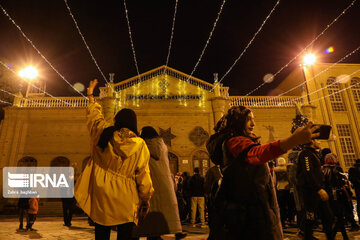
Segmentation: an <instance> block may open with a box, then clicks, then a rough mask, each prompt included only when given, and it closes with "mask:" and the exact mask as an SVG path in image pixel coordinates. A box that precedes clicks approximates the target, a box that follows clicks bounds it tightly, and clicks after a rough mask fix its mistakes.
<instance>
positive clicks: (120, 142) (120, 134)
mask: <svg viewBox="0 0 360 240" xmlns="http://www.w3.org/2000/svg"><path fill="white" fill-rule="evenodd" d="M109 143H110V144H109V145H112V146H111V147H112V148H113V152H114V153H115V154H116V155H118V156H120V157H121V158H122V159H124V158H128V157H130V156H132V155H134V154H135V153H136V152H137V151H138V150H139V149H140V148H142V147H143V140H142V139H141V138H139V137H137V136H136V134H135V133H133V132H132V131H130V130H129V129H127V128H122V129H120V130H119V131H115V132H114V135H113V138H112V140H111V141H110V142H109ZM108 147H109V146H108Z"/></svg>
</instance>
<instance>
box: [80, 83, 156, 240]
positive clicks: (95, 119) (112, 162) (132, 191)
mask: <svg viewBox="0 0 360 240" xmlns="http://www.w3.org/2000/svg"><path fill="white" fill-rule="evenodd" d="M96 85H97V80H93V81H91V82H90V85H89V88H88V97H89V105H88V108H87V127H88V129H89V132H90V145H91V146H90V151H91V158H90V160H89V162H88V163H87V165H86V167H85V169H84V171H83V173H82V174H81V176H80V177H79V179H78V180H77V182H76V185H75V191H74V192H75V197H76V200H77V202H78V204H79V206H80V207H81V208H82V209H83V210H84V212H85V213H86V214H88V215H89V217H90V218H91V219H92V220H93V221H94V222H95V239H101V240H103V239H110V231H111V226H117V230H118V234H117V239H131V231H132V228H133V227H134V225H135V224H137V222H138V218H139V213H140V216H141V215H142V216H143V215H146V214H147V212H148V209H149V200H150V198H151V195H152V193H153V191H154V189H153V186H152V182H151V178H150V170H149V159H150V154H149V150H148V148H147V146H146V144H145V142H144V140H143V139H141V138H139V137H137V134H138V133H137V120H136V114H135V112H134V111H133V110H131V109H125V108H124V109H122V110H121V111H119V112H118V113H117V114H116V116H115V119H114V126H110V125H109V124H108V123H107V122H106V121H105V119H104V116H103V114H102V108H101V105H100V104H98V103H96V102H95V101H94V96H93V91H94V88H95V87H96ZM139 208H140V209H141V211H140V212H139Z"/></svg>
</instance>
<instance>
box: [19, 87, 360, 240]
mask: <svg viewBox="0 0 360 240" xmlns="http://www.w3.org/2000/svg"><path fill="white" fill-rule="evenodd" d="M96 85H97V80H94V81H91V82H90V85H89V88H88V97H89V105H88V108H87V127H88V129H89V132H90V145H91V148H90V149H91V158H90V160H89V161H88V163H87V165H86V166H85V169H84V171H83V172H82V174H81V176H80V177H79V178H78V179H77V182H76V185H75V189H74V194H75V198H76V202H77V205H78V206H79V207H80V208H81V209H82V210H83V211H84V212H85V213H86V214H87V215H88V216H89V221H90V222H91V223H93V225H95V239H101V240H103V239H110V231H111V229H112V228H116V230H117V239H139V237H147V238H148V239H150V240H158V239H161V235H163V234H169V233H172V234H175V239H182V238H185V237H186V233H183V231H182V225H181V223H188V224H191V225H192V226H193V227H201V228H207V227H209V236H208V240H213V239H217V240H222V239H226V240H235V239H258V240H280V239H284V237H283V228H286V227H288V226H295V225H296V226H297V227H298V228H299V232H298V234H299V236H301V237H303V239H306V240H310V239H315V238H314V236H313V230H314V229H315V227H317V226H318V224H319V220H321V223H322V226H323V228H322V229H323V231H324V233H325V234H326V237H327V239H330V240H331V239H335V235H336V233H337V232H341V234H342V236H343V238H344V239H348V236H347V232H346V226H347V224H350V227H351V229H350V230H353V231H356V230H359V225H358V224H357V223H356V221H355V219H354V215H353V204H352V197H353V196H352V191H351V184H352V185H353V187H354V189H355V193H356V198H357V200H358V203H359V201H360V159H359V160H357V161H356V164H355V165H354V166H353V167H352V168H350V169H349V177H347V175H346V174H345V173H344V171H343V169H342V168H341V167H340V165H339V162H338V161H337V157H336V155H335V154H333V153H331V151H330V149H323V150H321V151H320V145H319V142H318V140H316V138H317V137H318V136H319V134H320V133H318V132H317V129H318V128H319V127H318V126H315V125H313V123H312V122H311V121H304V122H302V125H299V126H296V127H293V129H292V131H291V134H290V135H289V136H288V137H287V138H284V139H280V140H276V141H273V142H270V143H267V144H261V143H260V137H258V136H256V135H255V133H254V129H255V126H256V124H255V116H254V114H253V112H251V110H250V109H248V108H246V107H243V106H235V107H232V108H230V109H229V110H228V111H227V113H226V114H225V115H224V116H223V117H222V118H221V119H220V120H219V121H218V122H217V124H216V126H215V128H214V130H215V134H213V135H212V136H211V137H210V138H209V139H208V141H207V143H206V147H207V150H208V152H209V154H210V158H211V161H212V162H213V163H214V164H215V165H214V166H213V167H211V168H209V169H208V171H207V173H206V176H202V175H201V174H200V170H199V168H197V167H195V168H194V173H193V175H192V176H190V174H189V173H188V172H183V173H182V174H181V176H180V177H179V178H178V179H177V182H175V179H174V177H173V176H172V175H171V172H170V168H169V160H168V150H167V147H166V145H165V143H164V141H163V140H162V138H161V137H160V136H159V135H158V133H157V132H156V130H155V129H154V128H153V127H151V126H147V127H144V128H142V130H141V133H138V129H137V118H136V114H135V112H134V111H133V110H131V109H127V108H124V109H122V110H120V111H119V112H118V113H117V114H116V115H115V118H114V124H113V125H111V124H109V123H108V122H106V121H105V119H104V116H103V114H102V107H101V105H100V104H98V103H96V102H95V101H94V96H93V91H94V89H95V87H96ZM288 152H289V153H288ZM287 153H288V160H286V159H285V158H283V157H281V156H283V155H284V154H287ZM350 183H351V184H350ZM30 200H31V199H30ZM30 200H27V201H28V202H26V200H22V201H21V204H20V202H19V207H20V209H23V208H26V207H28V205H29V204H34V201H30ZM36 203H37V201H36ZM73 203H74V201H73V200H64V201H63V208H64V224H65V225H66V226H71V215H72V210H71V209H72V207H69V206H72V205H73ZM359 211H360V206H359V204H358V205H357V212H358V215H359ZM20 213H21V214H20V220H21V224H20V228H22V227H23V225H22V217H21V216H23V211H22V210H21V212H20ZM36 213H37V211H36ZM36 213H35V214H36ZM206 213H207V214H206ZM206 216H207V219H206ZM206 220H207V223H208V224H206ZM34 221H35V218H33V220H32V221H31V220H29V225H28V226H27V228H29V229H32V224H33V222H34Z"/></svg>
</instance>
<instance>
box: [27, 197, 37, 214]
mask: <svg viewBox="0 0 360 240" xmlns="http://www.w3.org/2000/svg"><path fill="white" fill-rule="evenodd" d="M29 206H30V208H29V210H28V213H30V214H37V213H38V211H39V198H30V199H29Z"/></svg>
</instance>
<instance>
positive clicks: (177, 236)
mask: <svg viewBox="0 0 360 240" xmlns="http://www.w3.org/2000/svg"><path fill="white" fill-rule="evenodd" d="M186 236H187V234H186V233H183V232H179V233H175V239H176V240H180V239H183V238H185V237H186Z"/></svg>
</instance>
